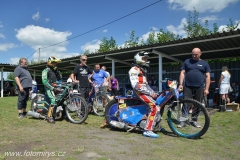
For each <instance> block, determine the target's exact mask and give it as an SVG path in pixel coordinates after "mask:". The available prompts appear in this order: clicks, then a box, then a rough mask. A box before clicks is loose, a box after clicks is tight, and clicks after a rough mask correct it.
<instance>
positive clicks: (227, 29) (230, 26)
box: [223, 18, 240, 32]
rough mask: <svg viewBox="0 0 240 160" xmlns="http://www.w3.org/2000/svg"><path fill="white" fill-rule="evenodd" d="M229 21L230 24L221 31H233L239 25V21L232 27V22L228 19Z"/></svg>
mask: <svg viewBox="0 0 240 160" xmlns="http://www.w3.org/2000/svg"><path fill="white" fill-rule="evenodd" d="M229 21H230V24H227V27H226V29H223V31H224V30H225V31H227V32H229V31H234V30H236V29H237V28H238V25H239V24H240V21H238V22H237V24H236V25H234V23H233V20H232V19H231V18H230V19H229Z"/></svg>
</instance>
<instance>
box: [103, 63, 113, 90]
mask: <svg viewBox="0 0 240 160" xmlns="http://www.w3.org/2000/svg"><path fill="white" fill-rule="evenodd" d="M101 69H102V70H104V71H105V72H106V73H107V74H108V77H110V73H109V72H108V71H106V67H105V66H102V68H101ZM103 86H105V88H104V92H105V93H107V90H111V81H110V78H104V84H103Z"/></svg>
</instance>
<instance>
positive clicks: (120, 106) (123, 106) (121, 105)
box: [118, 103, 127, 108]
mask: <svg viewBox="0 0 240 160" xmlns="http://www.w3.org/2000/svg"><path fill="white" fill-rule="evenodd" d="M118 107H119V108H126V107H127V105H126V103H123V104H119V105H118Z"/></svg>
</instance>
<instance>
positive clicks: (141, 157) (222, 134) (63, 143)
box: [0, 97, 240, 160]
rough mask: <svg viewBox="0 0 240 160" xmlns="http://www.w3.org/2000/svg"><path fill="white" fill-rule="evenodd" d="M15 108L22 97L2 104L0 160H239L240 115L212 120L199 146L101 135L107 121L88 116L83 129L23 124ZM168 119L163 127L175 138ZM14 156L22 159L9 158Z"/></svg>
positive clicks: (121, 134) (108, 131)
mask: <svg viewBox="0 0 240 160" xmlns="http://www.w3.org/2000/svg"><path fill="white" fill-rule="evenodd" d="M16 104H17V97H4V98H0V127H1V130H0V132H1V133H0V160H1V159H2V160H3V159H29V160H30V159H63V160H79V159H80V160H85V159H94V160H95V159H96V160H109V159H111V160H122V159H123V160H135V159H136V160H160V159H171V160H172V159H176V160H181V159H183V160H184V159H191V160H192V159H193V160H195V159H196V160H201V159H204V160H205V159H209V160H213V159H218V160H225V159H236V160H239V159H240V154H239V151H240V124H239V123H240V112H216V113H214V114H212V115H211V116H210V119H211V124H210V127H209V130H208V131H207V133H206V134H205V135H204V136H202V138H201V139H198V140H191V139H185V138H181V137H176V136H173V135H172V134H170V135H167V134H163V133H161V132H159V135H160V138H158V139H151V138H146V137H143V136H142V135H141V133H140V132H139V133H138V132H131V133H127V132H123V131H116V130H111V129H109V128H105V129H100V127H99V126H100V124H101V123H102V120H103V117H98V116H95V115H89V117H88V119H87V120H86V123H84V124H72V123H70V122H68V121H66V120H63V121H57V122H56V124H54V125H53V124H48V123H47V122H46V121H44V120H40V119H33V118H30V117H29V118H24V119H18V118H17V114H18V113H17V107H16ZM29 108H30V102H29V105H28V108H27V109H29ZM163 118H164V120H163V121H162V126H163V127H164V128H165V129H166V130H167V131H168V132H170V133H171V130H170V129H169V127H168V125H167V121H166V117H163ZM10 152H14V153H16V152H19V153H20V154H21V156H20V155H18V156H16V155H15V156H10V155H6V153H10ZM39 153H45V155H38V154H39ZM47 154H49V155H47Z"/></svg>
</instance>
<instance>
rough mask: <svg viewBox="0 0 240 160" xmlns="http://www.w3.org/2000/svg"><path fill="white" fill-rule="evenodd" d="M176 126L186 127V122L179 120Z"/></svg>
mask: <svg viewBox="0 0 240 160" xmlns="http://www.w3.org/2000/svg"><path fill="white" fill-rule="evenodd" d="M177 127H178V128H183V127H186V123H185V122H181V123H180V124H179V125H178V126H177Z"/></svg>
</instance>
